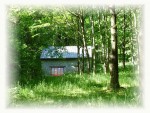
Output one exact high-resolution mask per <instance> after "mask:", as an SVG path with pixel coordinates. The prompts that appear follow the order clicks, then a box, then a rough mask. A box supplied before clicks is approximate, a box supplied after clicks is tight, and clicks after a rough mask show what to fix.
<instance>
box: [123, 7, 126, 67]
mask: <svg viewBox="0 0 150 113" xmlns="http://www.w3.org/2000/svg"><path fill="white" fill-rule="evenodd" d="M123 19H124V21H123V23H124V27H123V31H124V36H123V43H122V46H123V47H122V64H123V68H125V57H126V55H125V48H126V47H125V46H126V42H125V38H126V37H125V36H126V24H125V20H126V15H125V9H124V16H123Z"/></svg>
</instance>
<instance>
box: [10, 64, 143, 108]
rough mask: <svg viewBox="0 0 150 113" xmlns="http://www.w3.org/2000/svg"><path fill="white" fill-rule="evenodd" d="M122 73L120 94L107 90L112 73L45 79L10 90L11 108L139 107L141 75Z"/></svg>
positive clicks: (128, 70) (130, 71) (128, 69)
mask: <svg viewBox="0 0 150 113" xmlns="http://www.w3.org/2000/svg"><path fill="white" fill-rule="evenodd" d="M119 71H120V72H119V75H120V79H119V81H120V85H121V87H122V88H120V89H119V90H117V91H112V90H109V89H108V86H109V82H110V76H109V73H108V74H106V75H105V74H103V73H97V74H96V75H95V76H93V75H89V74H84V75H77V74H67V75H63V76H59V77H43V78H42V79H41V80H38V81H36V82H34V81H30V82H29V83H27V84H25V85H21V84H20V83H19V82H18V83H17V84H16V86H15V87H13V88H10V89H9V94H10V95H11V96H10V97H11V100H10V103H9V106H13V107H19V106H30V105H31V106H34V105H35V106H80V105H81V104H82V106H84V105H85V106H107V105H109V106H140V105H141V91H140V84H139V83H140V81H139V75H137V74H136V71H134V70H133V68H132V67H131V66H128V67H127V68H126V69H125V70H123V69H122V68H120V70H119Z"/></svg>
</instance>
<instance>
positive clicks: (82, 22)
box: [80, 11, 90, 72]
mask: <svg viewBox="0 0 150 113" xmlns="http://www.w3.org/2000/svg"><path fill="white" fill-rule="evenodd" d="M80 22H81V30H82V41H83V49H85V52H86V57H87V66H88V72H90V57H89V52H88V48H87V44H86V40H85V28H84V16H83V11H82V12H81V16H80ZM83 66H84V65H83Z"/></svg>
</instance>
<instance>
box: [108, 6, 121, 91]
mask: <svg viewBox="0 0 150 113" xmlns="http://www.w3.org/2000/svg"><path fill="white" fill-rule="evenodd" d="M110 13H111V54H110V63H109V69H110V76H111V78H110V88H111V89H113V90H115V89H118V88H119V87H120V85H119V74H118V48H117V26H116V13H115V7H110Z"/></svg>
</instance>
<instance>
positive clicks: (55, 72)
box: [40, 46, 92, 76]
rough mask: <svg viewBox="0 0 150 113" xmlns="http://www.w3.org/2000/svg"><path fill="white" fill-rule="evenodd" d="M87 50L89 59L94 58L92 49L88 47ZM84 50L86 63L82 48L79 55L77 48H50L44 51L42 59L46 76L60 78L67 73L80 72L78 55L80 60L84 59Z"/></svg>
mask: <svg viewBox="0 0 150 113" xmlns="http://www.w3.org/2000/svg"><path fill="white" fill-rule="evenodd" d="M87 48H88V52H89V57H90V58H92V47H91V46H88V47H87ZM83 50H84V58H85V61H86V59H87V56H86V52H85V49H83V48H80V49H79V54H78V48H77V46H63V47H62V46H60V47H56V46H49V47H48V48H45V49H43V50H42V53H41V56H40V59H41V64H42V70H43V72H44V74H45V75H46V76H60V75H63V74H65V73H76V72H77V71H78V55H79V58H82V51H83ZM86 68H87V67H86V63H85V69H86Z"/></svg>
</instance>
